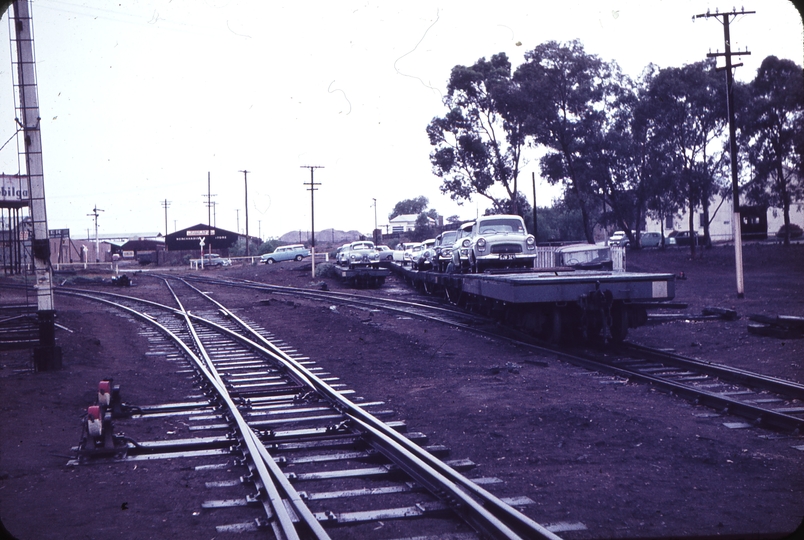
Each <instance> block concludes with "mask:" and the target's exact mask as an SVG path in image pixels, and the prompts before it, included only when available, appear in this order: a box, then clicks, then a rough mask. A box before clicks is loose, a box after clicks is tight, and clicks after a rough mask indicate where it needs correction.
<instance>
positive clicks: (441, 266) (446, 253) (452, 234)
mask: <svg viewBox="0 0 804 540" xmlns="http://www.w3.org/2000/svg"><path fill="white" fill-rule="evenodd" d="M458 233H459V231H444V232H443V233H441V234H439V235H438V236H436V246H435V252H436V256H435V260H434V261H433V267H434V268H435V269H436V270H438V271H439V272H444V271H446V269H447V265H448V264H449V263H450V262H451V261H452V248H453V246H454V245H455V242H456V241H457V240H458Z"/></svg>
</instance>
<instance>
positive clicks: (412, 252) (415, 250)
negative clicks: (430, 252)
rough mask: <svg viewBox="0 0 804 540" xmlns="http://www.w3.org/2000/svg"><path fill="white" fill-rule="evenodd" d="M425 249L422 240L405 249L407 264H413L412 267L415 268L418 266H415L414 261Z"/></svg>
mask: <svg viewBox="0 0 804 540" xmlns="http://www.w3.org/2000/svg"><path fill="white" fill-rule="evenodd" d="M423 250H424V247H423V246H422V244H421V242H416V243H414V244H411V246H410V247H409V248H408V249H407V250H405V251H406V255H405V257H406V260H405V264H409V265H410V266H411V268H413V269H414V270H415V268H416V267H415V266H414V264H413V263H414V261H416V260H418V258H419V255H421V254H422V251H423Z"/></svg>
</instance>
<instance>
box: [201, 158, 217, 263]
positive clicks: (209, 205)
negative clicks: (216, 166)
mask: <svg viewBox="0 0 804 540" xmlns="http://www.w3.org/2000/svg"><path fill="white" fill-rule="evenodd" d="M211 188H212V175H211V174H210V172H209V171H207V194H206V195H204V196H205V197H206V198H207V202H206V205H207V227H209V229H210V231H209V232H210V239H209V253H210V254H211V253H212V230H211V229H212V227H213V225H212V207H213V206H214V203H213V202H212V197H217V195H213V194H212V193H211Z"/></svg>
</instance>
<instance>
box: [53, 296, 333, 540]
mask: <svg viewBox="0 0 804 540" xmlns="http://www.w3.org/2000/svg"><path fill="white" fill-rule="evenodd" d="M65 292H66V291H65ZM66 293H67V294H69V295H72V296H78V297H81V298H87V299H91V300H94V301H98V302H102V303H106V304H109V305H111V306H113V307H115V308H117V309H122V310H124V311H126V312H128V313H129V314H131V315H134V316H135V317H137V318H140V319H142V320H144V321H146V322H148V323H149V324H151V325H154V326H156V327H157V328H158V329H159V330H160V331H162V332H163V333H164V334H165V335H167V336H168V337H169V338H171V339H172V340H173V341H174V342H175V343H176V344H177V345H178V346H179V347H180V348H181V349H182V351H183V352H184V353H185V354H186V355H187V356H188V357H189V358H190V359H191V360H192V361H193V362H194V363H195V364H196V366H197V367H198V369H199V370H200V371H201V373H202V374H203V375H204V376H205V377H206V379H207V381H209V383H210V384H211V385H212V386H213V387H214V388H215V390H216V392H217V393H218V396H219V397H220V398H221V399H222V400H223V401H224V402H225V403H226V406H227V408H228V409H229V413H230V415H231V418H232V420H233V421H234V422H235V423H236V424H237V428H238V430H239V431H240V433H241V435H242V437H243V442H244V443H245V444H246V446H247V448H248V451H249V453H250V454H251V455H252V456H259V459H257V458H256V457H253V458H252V462H253V463H254V466H255V467H256V468H257V472H258V475H259V476H260V480H261V482H262V485H263V487H264V488H265V489H266V495H267V496H268V499H269V503H270V504H269V505H266V504H263V507H264V508H265V510H266V515H267V517H268V520H269V523H271V525H272V528H273V531H274V534H276V536H277V538H279V539H282V540H298V539H299V538H300V536H299V534H298V531H297V529H296V526H295V525H294V523H293V518H292V517H291V516H290V514H289V513H288V509H287V507H286V506H285V505H284V502H283V499H282V497H281V495H280V494H279V492H278V490H277V489H276V487H275V480H276V481H279V482H280V485H282V487H283V489H284V490H285V491H286V495H287V496H288V500H289V502H290V503H291V504H292V505H293V508H294V510H296V511H297V513H298V515H299V516H300V517H301V518H302V519H303V521H304V523H305V524H306V525H307V526H308V527H309V529H310V532H311V533H312V534H313V535H314V537H315V538H318V539H321V540H326V539H329V535H328V534H327V532H326V531H325V530H324V529H323V527H322V526H321V524H320V523H319V522H318V520H317V519H315V517H314V516H312V513H311V512H310V511H309V509H308V508H307V506H306V504H304V502H303V501H302V499H301V497H300V496H299V494H298V493H297V492H296V490H295V488H293V487H292V486H290V484H289V482H288V481H287V479H286V477H285V475H284V473H282V471H281V469H279V466H278V465H277V464H276V462H275V461H274V460H273V458H272V457H271V455H270V453H269V452H268V450H267V449H266V448H265V445H264V444H263V443H262V441H261V440H260V439H259V437H258V435H257V434H256V433H254V431H253V430H252V429H251V427H249V425H248V423H247V422H246V420H245V419H244V418H243V416H242V414H241V413H240V411H239V409H238V408H237V405H236V404H235V402H234V400H232V398H231V396H230V395H229V392H228V390H227V389H226V387H225V386H224V384H223V381H222V379H221V378H220V374H219V373H218V372H217V370H216V369H215V367H214V365H213V364H212V361H211V359H210V358H209V356H208V355H207V354H206V351H205V350H204V348H203V345H202V344H201V342H200V340H198V341H195V340H194V342H195V345H196V346H198V347H199V349H200V350H201V351H203V352H202V356H203V358H199V357H198V355H197V354H196V353H195V352H194V351H193V350H192V349H190V347H189V346H188V345H187V344H186V343H185V342H184V341H183V340H182V339H181V338H180V337H179V336H177V335H176V334H175V333H174V332H172V331H171V330H170V329H168V328H167V327H165V326H164V325H162V324H161V323H159V322H158V321H156V320H154V319H153V318H152V317H150V316H148V315H147V314H144V313H141V312H139V311H137V310H135V309H133V308H130V307H128V306H125V305H123V304H120V303H115V302H112V301H110V300H107V299H105V298H101V297H99V296H95V293H86V292H76V291H69V292H66ZM103 294H108V295H111V296H115V297H119V298H125V299H127V300H135V301H143V300H142V299H139V298H135V297H127V296H124V295H118V294H114V293H103ZM177 300H178V299H177ZM144 302H146V303H147V304H149V305H151V306H153V307H156V306H159V307H161V308H162V309H166V310H168V311H172V312H173V313H174V314H177V315H182V316H183V317H185V318H186V319H188V327H189V328H190V330H189V331H190V332H191V333H192V334H194V333H195V332H194V329H192V325H191V324H190V323H189V319H190V318H193V319H197V320H201V321H203V320H204V319H201V318H200V317H197V316H193V315H191V314H190V313H188V312H187V311H185V310H183V308H182V310H177V309H175V308H171V307H170V306H164V305H161V304H157V303H156V302H152V301H149V300H145V301H144ZM180 305H181V304H180ZM220 328H223V327H220ZM195 337H196V338H197V335H196V336H195ZM268 469H271V470H270V472H269V470H268ZM288 487H289V488H290V491H289V492H288V490H287V488H288ZM272 518H276V519H272ZM277 520H278V523H277ZM277 526H279V527H281V528H277Z"/></svg>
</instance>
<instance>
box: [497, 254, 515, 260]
mask: <svg viewBox="0 0 804 540" xmlns="http://www.w3.org/2000/svg"><path fill="white" fill-rule="evenodd" d="M513 258H514V256H513V255H511V254H509V253H500V259H501V260H510V259H513Z"/></svg>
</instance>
